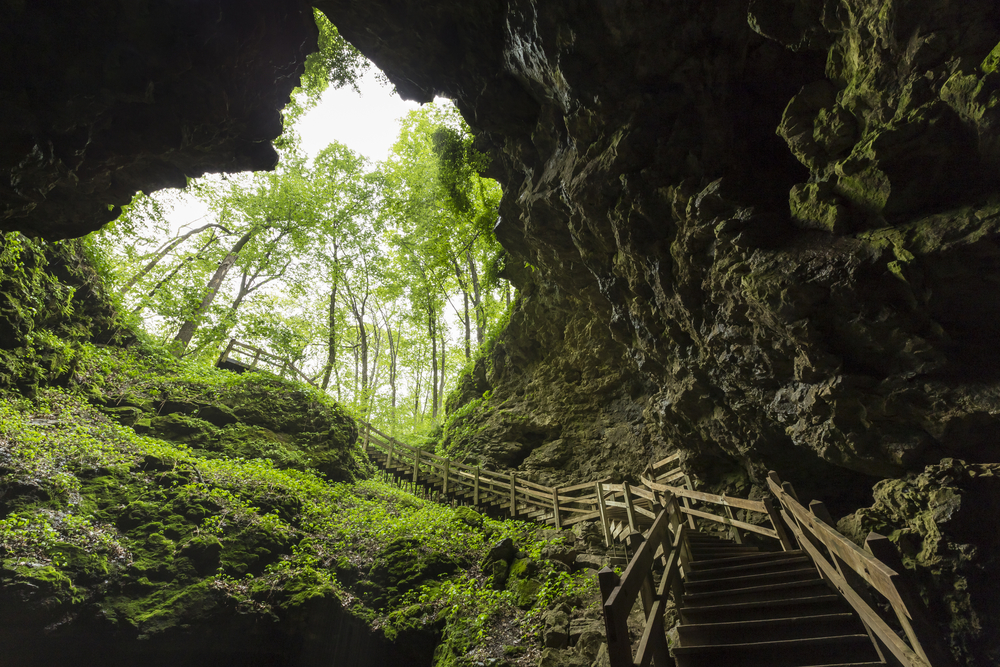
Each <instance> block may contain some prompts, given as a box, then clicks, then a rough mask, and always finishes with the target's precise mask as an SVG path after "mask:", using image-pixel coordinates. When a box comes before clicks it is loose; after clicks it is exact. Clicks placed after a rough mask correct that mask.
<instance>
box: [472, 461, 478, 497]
mask: <svg viewBox="0 0 1000 667" xmlns="http://www.w3.org/2000/svg"><path fill="white" fill-rule="evenodd" d="M472 506H473V507H479V466H476V481H475V482H473V483H472Z"/></svg>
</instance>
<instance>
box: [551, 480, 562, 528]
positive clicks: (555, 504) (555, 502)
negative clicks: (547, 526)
mask: <svg viewBox="0 0 1000 667" xmlns="http://www.w3.org/2000/svg"><path fill="white" fill-rule="evenodd" d="M552 513H553V516H555V520H556V530H562V521H561V520H560V519H559V487H558V486H557V487H556V488H554V489H552Z"/></svg>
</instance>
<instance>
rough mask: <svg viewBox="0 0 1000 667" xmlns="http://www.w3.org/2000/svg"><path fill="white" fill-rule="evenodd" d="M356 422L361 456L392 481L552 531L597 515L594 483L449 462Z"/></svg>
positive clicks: (598, 507) (597, 506) (592, 518)
mask: <svg viewBox="0 0 1000 667" xmlns="http://www.w3.org/2000/svg"><path fill="white" fill-rule="evenodd" d="M358 424H359V425H360V426H361V429H362V436H361V437H362V439H363V447H364V450H365V453H366V454H368V457H369V458H370V459H371V460H372V461H373V462H374V463H375V464H376V465H377V466H378V467H380V468H382V469H383V470H385V471H386V472H387V473H389V474H391V475H392V476H393V477H395V478H396V479H397V480H401V481H406V482H409V483H411V484H413V485H414V486H421V487H423V488H427V489H432V490H434V491H435V492H438V493H440V494H442V495H443V496H445V497H447V498H452V499H459V500H462V501H466V502H468V503H469V504H471V505H472V506H474V507H478V508H480V509H483V510H486V511H492V512H494V513H498V514H500V513H502V514H506V515H508V516H511V517H517V518H522V519H527V520H531V521H536V522H538V523H547V524H551V525H553V526H555V527H556V528H566V527H569V526H572V525H573V524H576V523H580V522H581V521H592V520H597V519H600V517H601V510H600V503H599V502H598V493H597V491H596V485H599V484H601V483H602V482H596V483H595V482H586V483H584V484H575V485H572V486H565V487H551V486H545V485H543V484H537V483H535V482H532V481H530V480H527V479H524V478H521V477H518V476H517V474H516V473H514V472H509V473H504V472H496V471H491V470H485V469H483V468H482V467H480V466H470V465H467V464H465V463H461V462H458V461H452V460H450V459H447V458H444V457H441V456H438V455H436V454H432V453H431V452H425V451H423V450H421V449H419V448H418V447H413V446H411V445H407V444H405V443H402V442H400V441H399V440H396V439H395V438H393V437H392V436H390V435H387V434H386V433H383V432H382V431H380V430H379V429H377V428H376V427H374V426H372V425H371V424H368V423H366V422H363V421H360V420H359V421H358Z"/></svg>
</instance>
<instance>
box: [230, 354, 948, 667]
mask: <svg viewBox="0 0 1000 667" xmlns="http://www.w3.org/2000/svg"><path fill="white" fill-rule="evenodd" d="M234 355H235V356H236V357H242V358H243V359H244V360H240V359H239V358H234ZM246 359H249V361H246ZM225 361H235V362H236V363H238V364H240V365H242V366H245V367H247V368H250V369H256V368H258V367H259V365H260V364H264V365H266V366H268V367H269V368H271V369H277V371H278V374H279V375H285V374H286V373H292V374H293V375H294V376H295V377H296V378H297V379H300V380H303V381H305V382H307V383H309V384H311V385H313V386H315V384H314V383H313V382H312V380H311V379H310V378H308V377H307V376H306V375H305V374H304V373H302V371H300V370H299V369H298V368H296V367H295V365H294V364H293V363H292V362H290V361H288V360H286V359H282V358H281V357H278V356H276V355H273V354H270V353H268V352H266V351H264V350H261V349H259V348H256V347H253V346H251V345H247V344H245V343H240V342H238V341H236V340H235V339H233V340H230V342H229V346H228V347H227V348H226V351H225V352H224V353H223V354H222V356H221V357H220V359H219V363H220V364H221V363H223V362H225ZM358 423H359V425H360V426H361V427H362V428H363V438H364V441H363V443H364V445H363V446H364V450H365V452H366V453H367V454H368V455H369V457H370V458H371V459H372V460H373V461H374V462H375V463H376V464H377V465H379V467H381V468H382V469H383V470H385V471H386V472H387V473H388V474H390V475H392V476H393V477H394V478H396V479H397V480H406V481H409V482H410V483H412V484H413V485H414V487H415V488H416V487H417V486H422V487H423V488H429V489H433V490H435V491H436V492H439V493H440V494H442V495H443V496H444V497H445V498H451V499H459V500H461V501H463V502H468V503H469V504H471V505H473V506H475V507H477V508H479V509H484V510H487V511H492V512H494V513H503V514H506V515H508V516H511V517H517V518H522V519H527V520H532V521H535V522H538V523H547V524H551V525H553V526H555V527H556V528H565V527H568V526H572V525H573V524H576V523H579V522H582V521H593V520H598V521H600V523H601V525H602V527H603V529H604V537H605V543H606V545H607V546H611V545H612V544H613V543H614V542H615V541H622V540H624V541H626V542H627V543H628V545H629V547H631V550H632V551H633V553H634V556H633V557H632V560H631V561H630V562H629V564H628V567H627V569H626V570H625V572H624V573H623V574H622V576H621V577H620V578H619V577H618V576H617V575H615V574H614V572H613V571H612V570H610V569H608V568H605V569H604V570H602V571H601V572H600V573H599V580H600V585H601V594H602V598H603V600H604V614H605V623H606V625H607V628H606V629H607V636H608V651H609V657H610V658H611V664H612V665H613V667H619V666H626V665H636V666H640V667H645V666H647V665H649V664H651V663H652V664H655V665H666V664H671V661H670V658H669V653H668V648H667V640H666V636H665V632H664V630H665V628H664V627H663V611H664V608H665V606H666V603H667V600H668V598H669V596H670V594H671V592H673V593H674V594H675V604H678V605H679V604H680V601H681V594H682V593H683V588H682V583H681V579H682V576H683V573H684V567H685V566H686V564H687V562H688V560H689V558H690V555H689V550H688V545H687V541H686V535H687V534H688V531H693V530H694V529H695V526H696V524H695V520H696V519H698V520H701V521H703V522H705V521H707V522H710V523H717V524H721V525H724V526H728V527H729V528H730V530H731V531H732V535H733V538H734V539H735V540H736V541H737V542H739V543H742V541H743V533H745V532H750V533H755V534H757V535H761V536H763V537H765V538H770V539H774V540H777V541H779V542H780V544H781V547H782V548H783V549H784V550H786V551H787V550H791V549H794V548H796V547H795V543H796V542H797V543H798V545H799V547H800V548H801V549H802V550H803V551H805V552H806V553H807V554H808V555H809V557H810V558H811V559H812V561H813V563H814V564H815V566H816V568H817V570H818V571H819V573H820V575H821V576H822V577H823V578H824V579H826V581H827V582H828V583H829V584H830V585H831V586H832V587H834V588H835V589H836V590H837V591H839V592H840V594H841V596H842V597H843V598H844V599H845V600H846V601H847V602H848V603H850V605H851V606H852V607H853V608H854V609H855V611H856V612H857V613H858V615H859V617H860V618H861V620H862V622H863V623H864V625H865V627H866V629H867V630H868V632H869V635H870V636H871V637H872V640H873V642H874V643H875V645H876V647H877V648H878V649H879V651H880V653H883V655H884V652H885V651H888V652H889V653H890V654H891V655H892V656H893V657H894V658H895V660H897V661H898V662H899V663H900V664H902V665H904V666H905V667H932V666H933V667H948V666H950V665H951V664H952V662H951V661H950V659H949V658H948V656H947V654H946V653H945V652H944V651H943V650H942V649H941V647H940V645H939V642H938V640H937V635H936V633H935V631H934V630H933V628H932V627H931V625H930V623H929V622H928V621H927V618H926V611H925V609H924V606H923V603H922V602H921V600H920V598H919V596H918V595H916V594H915V592H914V591H913V590H912V588H911V587H910V586H909V584H908V582H907V581H906V580H905V578H904V577H903V575H902V574H901V573H902V572H904V568H903V566H902V563H901V562H900V559H899V555H898V553H897V552H896V550H895V548H894V547H893V546H892V545H891V543H890V542H889V540H888V539H886V538H885V537H883V536H881V535H878V534H877V533H870V534H869V535H868V538H867V540H866V541H865V547H866V549H867V551H866V550H864V549H861V548H859V547H858V546H857V545H855V544H854V543H853V542H851V541H850V540H848V539H847V538H846V537H844V536H843V535H841V534H840V533H839V532H837V530H836V529H835V528H834V524H833V521H832V519H831V518H830V515H829V512H827V511H826V508H825V506H824V505H823V504H822V503H821V502H818V501H813V502H811V503H810V505H809V509H806V508H805V507H803V506H802V504H801V503H799V501H798V498H797V497H796V495H795V491H794V489H793V488H792V487H791V485H790V484H788V483H787V482H786V483H782V482H781V480H780V478H779V477H778V475H777V474H776V473H774V472H771V473H770V475H769V477H768V485H769V487H770V490H771V492H772V493H773V494H774V496H775V498H777V500H778V502H779V503H780V510H779V509H776V507H775V505H774V501H773V500H771V499H769V498H765V499H763V500H749V499H744V498H733V497H730V496H726V495H725V494H723V495H714V494H709V493H704V492H701V491H695V490H694V489H693V488H691V480H690V479H689V478H688V476H687V475H686V474H685V473H684V472H683V470H681V468H680V465H679V464H680V453H675V454H673V455H671V456H668V457H666V458H664V459H662V460H660V461H657V462H655V463H653V464H651V465H650V466H649V467H648V468H647V470H646V472H645V473H644V474H643V475H642V476H641V477H640V479H641V482H642V484H641V485H631V484H629V483H627V482H623V483H621V484H611V483H609V482H608V480H606V479H605V480H598V481H594V482H585V483H583V484H575V485H572V486H566V487H549V486H544V485H542V484H537V483H535V482H531V481H529V480H526V479H523V478H519V477H518V476H517V474H516V473H514V472H509V473H502V472H496V471H490V470H484V469H483V468H481V467H479V466H470V465H466V464H464V463H461V462H457V461H451V460H449V459H447V458H444V457H440V456H437V455H435V454H432V453H430V452H425V451H423V450H421V449H419V448H417V447H412V446H410V445H407V444H404V443H402V442H400V441H398V440H396V439H395V438H393V437H391V436H389V435H387V434H385V433H383V432H382V431H380V430H379V429H377V428H375V427H374V426H372V425H371V424H368V423H366V422H363V421H360V420H359V421H358ZM678 483H683V484H684V485H685V486H679V485H678ZM685 487H686V488H685ZM695 504H701V505H714V506H718V507H720V508H721V513H718V512H715V511H709V509H712V508H702V509H697V508H696V507H695ZM734 510H743V511H744V512H745V513H755V514H759V515H762V516H760V517H758V518H759V519H760V521H759V522H758V523H754V522H752V521H741V520H738V519H737V518H736V515H735V513H734ZM745 518H748V519H749V518H750V516H749V514H748V515H747V516H746V517H745ZM782 519H784V521H782ZM765 523H767V524H770V527H768V526H766V525H764V524H765ZM786 525H787V526H788V527H789V528H790V529H791V531H792V534H793V536H794V541H793V539H792V536H789V535H788V532H787V531H786V530H785V526H786ZM654 573H655V574H656V576H658V577H659V584H658V586H657V588H656V591H655V593H654V592H653V583H654V582H655V581H656V579H655V577H654ZM872 592H875V593H877V594H879V595H880V596H881V597H882V598H883V599H884V600H885V601H887V602H888V604H889V606H891V607H892V609H893V611H894V613H895V616H896V620H897V621H898V624H899V628H900V629H901V632H899V633H897V632H896V630H894V629H893V627H892V626H891V625H890V624H889V623H888V622H887V621H886V620H885V619H884V618H882V616H881V614H880V613H879V612H878V611H877V607H878V605H877V604H876V602H875V600H874V599H873V597H872ZM637 599H641V600H642V604H643V610H644V612H645V617H646V622H645V626H644V630H643V635H642V638H641V640H640V642H639V645H638V650H637V653H636V654H635V656H633V655H632V649H631V643H630V641H629V635H628V627H627V625H626V620H627V618H628V616H629V614H630V613H631V610H632V607H633V606H634V605H635V602H636V600H637ZM900 635H903V636H905V639H904V638H903V637H901V636H900Z"/></svg>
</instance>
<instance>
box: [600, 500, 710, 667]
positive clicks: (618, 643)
mask: <svg viewBox="0 0 1000 667" xmlns="http://www.w3.org/2000/svg"><path fill="white" fill-rule="evenodd" d="M664 501H665V503H666V505H665V506H664V507H663V508H662V509H661V511H660V512H659V514H658V515H657V517H656V520H655V521H654V522H653V525H652V526H651V527H650V529H649V532H648V533H647V534H646V536H645V537H643V536H642V535H641V534H639V533H633V534H632V535H631V536H630V538H629V542H630V544H629V546H630V547H632V549H633V550H634V553H635V555H634V556H633V557H632V560H631V561H629V564H628V567H627V568H626V569H625V572H624V573H622V576H621V577H619V576H618V575H616V574H615V573H614V571H613V570H611V568H607V567H606V568H604V569H602V570H601V571H600V572H599V573H598V582H599V583H600V587H601V597H602V599H603V601H604V624H605V632H606V634H607V640H608V657H609V658H610V661H611V664H612V665H614V666H618V665H633V664H634V665H642V666H645V665H649V664H650V662H654V663H655V664H656V665H658V666H659V665H668V664H672V660H671V658H670V653H669V648H668V643H667V636H666V628H665V627H664V625H663V612H664V611H665V610H666V605H667V601H668V599H669V597H670V594H671V593H673V594H674V597H675V599H676V600H679V599H680V596H681V595H682V594H683V592H684V591H683V588H682V586H683V584H682V583H681V576H682V573H683V568H684V567H686V566H687V563H688V561H689V560H690V553H689V550H688V546H687V540H686V537H687V531H688V525H687V523H686V522H685V520H684V517H683V516H682V512H681V507H680V505H679V504H678V502H677V498H676V497H673V496H669V497H667V498H664ZM656 565H661V566H662V571H661V572H660V573H659V585H658V586H657V587H656V590H655V592H654V590H653V585H654V583H655V579H654V577H653V573H654V570H655V569H656V568H655V566H656ZM637 599H641V600H642V606H643V611H644V612H645V615H646V624H645V627H644V628H643V633H642V638H641V639H640V640H639V648H638V651H637V652H636V655H635V657H634V658H633V656H632V642H631V640H630V638H629V631H628V617H629V615H630V614H631V613H632V608H633V607H634V606H635V603H636V600H637Z"/></svg>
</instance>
